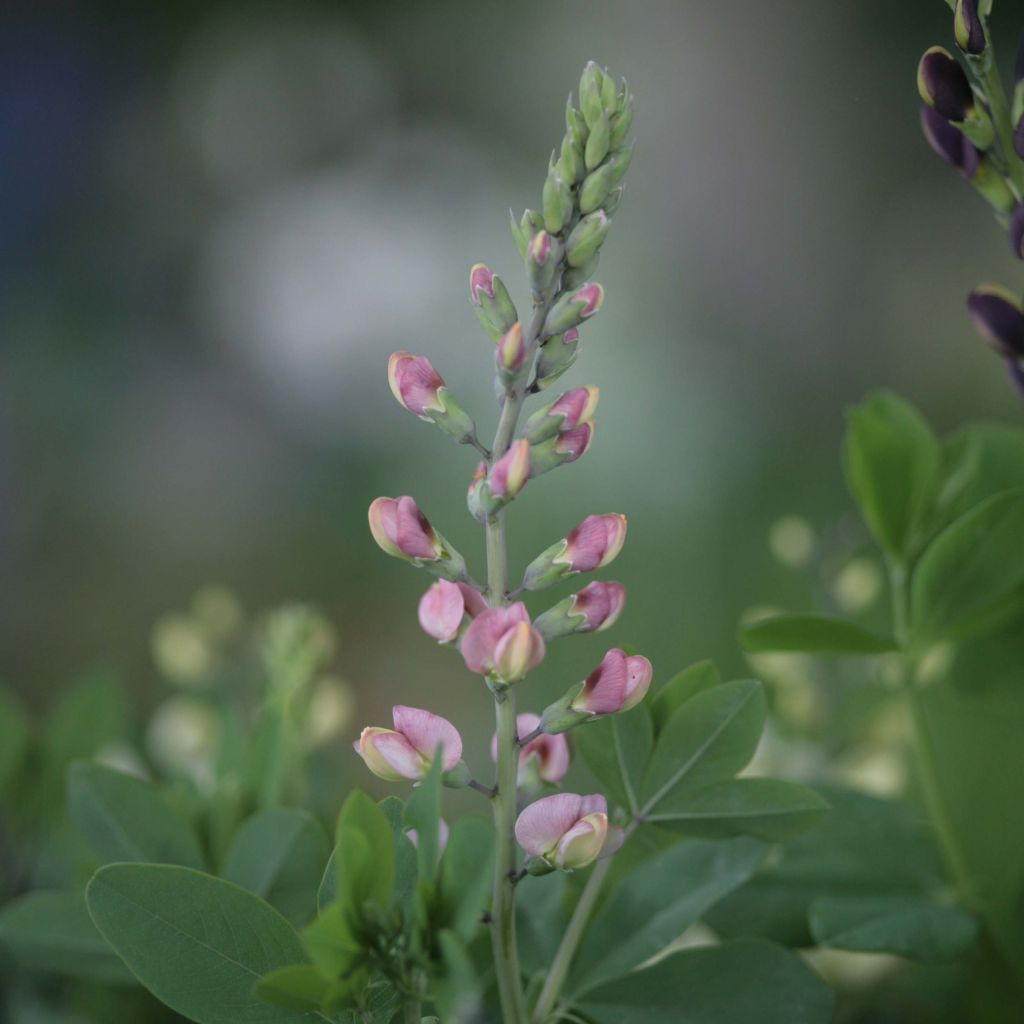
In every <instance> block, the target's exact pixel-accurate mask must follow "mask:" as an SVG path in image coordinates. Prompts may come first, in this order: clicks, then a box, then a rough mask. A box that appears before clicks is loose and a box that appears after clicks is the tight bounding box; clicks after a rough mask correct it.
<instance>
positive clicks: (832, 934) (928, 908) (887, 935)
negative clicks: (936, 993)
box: [810, 896, 978, 963]
mask: <svg viewBox="0 0 1024 1024" xmlns="http://www.w3.org/2000/svg"><path fill="white" fill-rule="evenodd" d="M810 922H811V934H812V935H813V936H814V938H815V941H817V942H818V943H820V944H821V945H822V946H828V947H830V948H832V949H847V950H853V951H854V952H858V953H896V954H898V955H899V956H905V957H910V958H911V959H913V960H922V961H925V962H940V963H941V962H944V961H948V960H953V959H955V958H956V957H958V956H960V955H961V954H962V953H964V952H965V951H966V950H967V949H969V948H970V947H971V946H972V945H973V944H974V941H975V939H976V938H977V936H978V922H977V921H976V920H975V918H974V917H973V916H972V915H971V914H968V913H967V911H966V910H962V909H961V908H960V907H953V906H939V905H937V904H935V903H930V902H928V901H926V900H925V899H921V898H915V897H913V896H911V897H899V896H897V897H892V896H891V897H881V898H874V899H871V898H865V897H862V896H857V897H846V898H842V897H831V898H823V899H819V900H815V901H814V902H813V903H812V904H811V912H810Z"/></svg>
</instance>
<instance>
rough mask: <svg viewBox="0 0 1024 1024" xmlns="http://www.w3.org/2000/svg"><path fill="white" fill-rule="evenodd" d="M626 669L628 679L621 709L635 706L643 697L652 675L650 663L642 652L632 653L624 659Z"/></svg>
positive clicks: (624, 709) (652, 670)
mask: <svg viewBox="0 0 1024 1024" xmlns="http://www.w3.org/2000/svg"><path fill="white" fill-rule="evenodd" d="M626 671H627V673H628V675H629V681H628V682H627V684H626V700H625V702H624V704H623V707H622V710H623V711H628V710H629V709H630V708H633V707H636V705H637V704H639V703H640V701H642V700H643V699H644V697H645V696H646V695H647V691H648V689H649V688H650V685H651V679H652V678H653V676H654V669H653V668H652V667H651V663H650V662H649V661H648V660H647V659H646V658H645V657H644V656H643V655H642V654H634V655H632V656H631V657H629V658H627V659H626Z"/></svg>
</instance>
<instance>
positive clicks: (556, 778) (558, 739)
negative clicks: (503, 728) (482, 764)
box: [491, 712, 570, 789]
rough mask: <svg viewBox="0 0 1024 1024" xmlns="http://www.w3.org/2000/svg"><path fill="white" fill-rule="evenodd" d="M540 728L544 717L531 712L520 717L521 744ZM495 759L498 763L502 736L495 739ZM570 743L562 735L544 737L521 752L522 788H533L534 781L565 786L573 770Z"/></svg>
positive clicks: (517, 732) (518, 733)
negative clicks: (570, 764)
mask: <svg viewBox="0 0 1024 1024" xmlns="http://www.w3.org/2000/svg"><path fill="white" fill-rule="evenodd" d="M539 726H540V715H535V714H532V713H530V712H526V713H525V714H522V715H518V716H517V717H516V734H517V735H518V737H519V739H520V741H522V740H523V738H524V737H527V736H531V735H532V734H533V733H534V732H536V731H537V729H538V727H539ZM491 759H492V760H493V761H497V760H498V735H497V733H495V735H494V737H493V738H492V739H491ZM569 761H570V754H569V742H568V740H567V739H566V738H565V737H564V736H563V735H561V734H559V735H557V736H548V735H546V734H545V733H541V734H540V735H539V736H534V738H533V739H532V740H529V741H528V742H527V743H523V744H522V746H521V747H520V748H519V779H518V782H519V787H520V789H523V788H530V784H531V781H532V779H531V777H532V776H536V778H537V779H538V780H540V781H541V782H550V783H555V782H561V781H562V779H563V778H564V777H565V773H566V772H567V771H568V770H569Z"/></svg>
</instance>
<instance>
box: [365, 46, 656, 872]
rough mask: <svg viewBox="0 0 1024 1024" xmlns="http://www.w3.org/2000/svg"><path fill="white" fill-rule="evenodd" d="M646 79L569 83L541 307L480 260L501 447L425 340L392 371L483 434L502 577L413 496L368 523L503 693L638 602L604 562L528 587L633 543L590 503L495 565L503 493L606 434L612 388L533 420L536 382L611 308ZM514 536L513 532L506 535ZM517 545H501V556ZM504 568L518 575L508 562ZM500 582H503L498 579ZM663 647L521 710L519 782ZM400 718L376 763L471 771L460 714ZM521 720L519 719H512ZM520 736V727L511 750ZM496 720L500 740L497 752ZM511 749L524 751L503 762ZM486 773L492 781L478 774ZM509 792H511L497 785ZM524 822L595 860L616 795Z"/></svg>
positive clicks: (576, 799)
mask: <svg viewBox="0 0 1024 1024" xmlns="http://www.w3.org/2000/svg"><path fill="white" fill-rule="evenodd" d="M632 120H633V105H632V97H631V96H630V93H629V90H628V89H627V87H626V85H625V83H621V84H618V85H617V84H616V83H615V82H614V80H613V79H612V78H611V77H610V76H609V75H608V73H607V72H605V71H603V70H602V69H600V68H599V67H598V66H597V65H596V64H589V65H587V67H586V68H585V69H584V72H583V75H582V78H581V80H580V87H579V100H578V106H574V104H573V102H572V98H571V97H570V101H569V104H568V106H567V109H566V132H565V136H564V138H563V139H562V142H561V145H560V146H559V148H558V149H557V150H556V151H555V152H554V153H553V154H552V157H551V161H550V164H549V167H548V174H547V178H546V180H545V182H544V186H543V189H542V200H541V209H540V210H539V211H534V210H527V211H526V212H525V213H524V214H523V216H522V218H521V219H520V220H519V221H518V222H514V223H513V233H514V235H515V238H516V242H517V244H518V247H519V252H520V255H521V257H522V259H523V261H524V264H525V274H526V280H527V285H528V288H529V291H530V303H531V306H532V314H533V315H532V317H530V318H528V320H524V319H523V318H521V317H520V315H519V313H518V311H517V309H516V305H515V303H514V302H513V300H512V297H511V295H510V294H509V290H508V288H507V287H506V286H505V284H504V282H503V281H502V280H501V279H500V278H499V277H498V276H497V274H495V273H494V272H493V271H492V270H491V269H490V268H489V267H487V266H485V265H484V264H482V263H478V264H476V265H474V266H473V267H472V268H471V270H470V280H469V291H470V302H471V305H472V308H473V311H474V313H475V314H476V317H477V319H478V321H479V322H480V324H481V325H482V326H483V328H484V331H485V332H486V334H487V335H488V336H489V337H490V339H491V341H492V342H493V345H494V354H493V374H494V387H495V391H496V394H497V398H498V405H499V424H498V428H497V432H496V435H495V440H494V444H493V449H492V450H488V449H487V448H485V447H484V446H483V445H482V444H481V443H480V441H479V439H478V435H477V429H476V426H475V424H474V422H473V420H472V419H471V418H470V416H469V415H468V413H466V411H465V410H464V409H463V407H462V405H460V404H459V403H458V402H457V401H456V400H455V398H454V396H453V395H452V394H451V392H450V391H449V390H448V387H447V386H446V384H445V381H444V379H443V378H442V377H441V375H440V374H439V373H438V372H437V370H436V369H435V368H434V366H433V365H432V364H431V362H430V360H429V359H428V358H427V357H426V356H424V355H418V354H413V353H410V352H404V351H401V352H396V353H394V354H393V355H392V356H391V359H390V360H389V363H388V382H389V384H390V387H391V391H392V393H393V394H394V396H395V398H396V399H397V400H398V402H399V403H400V404H401V406H402V407H403V408H404V409H406V410H408V411H409V412H411V413H413V414H414V415H416V416H417V417H419V418H420V419H421V420H423V421H425V422H427V423H430V424H431V425H433V426H436V427H438V428H439V429H440V430H441V431H443V432H444V433H446V434H448V435H449V436H450V437H452V438H453V439H454V440H456V441H457V442H459V443H462V444H469V445H472V446H473V447H475V448H476V449H477V450H478V451H479V452H480V455H481V456H482V458H481V459H480V461H479V463H478V465H477V467H476V471H475V473H474V474H473V476H472V478H471V480H470V482H469V488H468V495H467V502H468V506H469V510H470V512H471V514H472V515H473V517H474V518H476V519H477V520H478V521H479V522H481V523H484V524H486V527H487V530H488V538H489V546H488V558H489V565H488V574H487V578H488V579H489V580H491V584H490V586H488V587H486V588H485V587H482V586H481V585H479V584H478V583H477V582H476V581H475V580H474V579H473V577H472V576H471V575H470V574H469V571H468V568H467V565H466V561H465V559H464V558H463V557H462V556H461V555H460V554H459V553H458V552H457V551H456V550H455V549H454V547H453V546H452V545H451V544H450V543H449V542H448V541H447V540H446V539H445V538H444V537H443V536H442V535H441V534H440V533H439V532H438V531H437V530H436V529H435V528H434V527H433V526H432V525H431V523H430V522H429V520H428V519H427V518H426V516H425V515H424V514H423V512H422V511H421V510H420V508H419V506H418V505H417V503H416V502H415V500H414V499H413V498H411V497H409V496H403V497H399V498H378V499H377V500H376V501H374V502H373V504H372V505H371V506H370V512H369V519H370V529H371V531H372V533H373V536H374V539H375V540H376V541H377V543H378V544H379V545H380V547H381V548H382V549H383V550H384V551H385V552H386V553H387V554H389V555H392V556H394V557H396V558H400V559H403V560H404V561H407V562H409V563H410V564H412V565H413V566H415V567H417V568H421V569H426V570H427V571H428V572H429V573H431V574H432V575H434V576H435V577H437V579H436V580H435V581H434V582H433V583H432V584H431V585H430V586H429V588H428V589H427V591H426V592H425V593H424V595H423V597H422V598H421V600H420V604H419V609H418V615H419V622H420V625H421V626H422V628H423V630H424V632H426V633H427V635H428V636H430V637H431V638H432V639H434V640H435V641H437V642H438V643H440V644H443V645H447V646H450V647H452V648H454V649H455V650H456V651H458V652H459V654H460V655H461V657H462V660H463V661H464V662H465V666H466V668H467V669H468V670H469V671H470V672H472V673H475V674H477V675H479V676H481V677H483V679H484V680H485V682H486V684H487V686H488V688H489V689H490V690H491V691H492V692H493V693H494V695H495V697H496V699H497V700H498V702H499V705H500V703H502V702H504V701H505V700H507V699H508V698H509V690H510V688H511V687H513V686H515V687H518V686H519V685H520V684H521V683H522V680H523V679H524V678H525V677H526V676H527V675H528V674H529V673H530V672H531V671H533V670H534V669H536V668H537V667H538V666H539V665H540V664H541V663H542V662H543V660H544V658H545V655H546V653H547V647H548V644H550V643H551V642H553V641H555V640H558V639H560V638H562V637H566V636H570V635H573V634H577V633H578V634H585V633H592V632H599V631H602V630H607V629H609V628H611V627H612V626H613V625H614V624H615V622H616V621H617V620H618V618H619V616H620V615H621V613H622V610H623V608H624V606H625V600H626V592H625V588H624V587H623V586H622V584H620V583H615V582H606V581H602V580H594V581H591V582H590V583H588V584H587V585H586V586H583V587H582V588H580V589H579V590H578V591H577V592H576V593H574V594H570V595H569V596H567V597H564V598H562V599H561V600H559V601H557V602H555V603H554V604H553V605H551V606H550V607H548V608H547V609H546V610H545V611H542V612H541V614H539V615H538V616H537V617H536V618H534V617H533V616H532V615H531V613H530V611H529V610H528V609H527V606H526V604H525V603H523V602H522V601H514V594H518V593H521V592H526V593H527V594H534V593H537V592H539V591H541V590H544V589H546V588H548V587H551V586H554V585H556V584H559V583H562V582H564V581H566V580H569V579H570V578H571V577H574V576H576V575H578V574H580V573H589V572H593V571H595V570H599V569H602V568H604V567H605V566H607V565H608V564H610V563H611V562H612V561H613V560H614V559H615V558H616V556H617V555H618V554H619V552H620V551H621V550H622V547H623V544H624V542H625V538H626V518H625V516H623V515H620V514H618V513H604V514H597V515H589V516H587V517H586V518H585V519H583V521H582V522H580V523H579V524H578V525H577V526H575V527H574V528H573V529H571V530H569V531H568V532H567V533H566V534H565V535H564V536H563V537H562V538H561V539H560V540H557V541H555V542H554V543H553V544H551V545H550V546H549V547H548V548H547V549H546V550H544V551H542V552H541V553H540V554H539V555H537V557H536V558H534V559H533V561H532V562H530V564H529V565H528V566H527V567H526V570H525V573H524V575H523V577H522V581H521V583H520V585H519V586H518V587H517V588H516V589H515V591H514V593H507V592H505V591H504V587H502V588H497V587H496V586H495V584H494V582H493V580H494V575H493V573H492V571H491V570H492V569H493V568H494V566H493V563H492V562H491V559H492V557H493V552H492V550H491V547H490V538H491V537H492V535H493V531H495V530H500V528H501V527H500V523H501V519H502V517H503V515H504V510H505V509H506V508H507V506H509V505H510V504H511V503H512V502H513V501H514V500H515V499H516V498H517V497H518V496H519V494H520V493H521V492H522V491H523V489H524V488H525V487H526V485H527V483H528V482H529V481H530V480H532V479H534V478H535V477H537V476H540V475H541V474H544V473H548V472H551V471H552V470H555V469H557V468H559V467H561V466H565V465H568V464H569V463H572V462H574V461H575V460H577V459H578V458H580V457H581V456H582V455H583V454H584V453H585V452H586V451H587V450H588V448H589V447H590V444H591V441H592V440H593V436H594V416H595V413H596V410H597V404H598V397H599V391H598V389H597V388H596V387H592V386H578V387H574V388H571V389H569V390H567V391H564V392H563V393H562V394H560V395H558V396H557V397H555V398H553V399H551V400H549V401H548V402H547V403H546V404H545V405H543V406H541V407H540V408H539V409H537V410H536V411H534V412H533V413H532V415H529V416H528V418H526V420H525V422H524V423H522V424H521V425H520V424H519V413H520V411H521V407H522V404H523V402H524V401H525V399H526V398H527V396H528V395H530V394H536V393H537V392H539V391H542V390H543V389H545V388H547V387H548V386H549V385H550V384H551V383H552V382H554V381H555V380H557V379H558V378H559V377H561V376H562V375H563V374H564V373H565V372H566V371H567V370H568V369H569V368H570V367H571V366H572V365H573V363H574V362H575V361H576V358H577V356H578V352H579V341H580V329H581V326H582V325H583V324H584V323H585V322H586V321H587V320H589V319H590V318H591V317H593V316H594V315H595V314H596V313H597V312H598V310H599V309H600V308H601V303H602V301H603V299H604V289H603V288H602V287H601V285H600V284H598V283H597V282H596V281H593V280H592V276H593V273H594V271H595V270H596V268H597V265H598V260H599V258H600V253H601V248H602V246H603V244H604V242H605V240H606V238H607V237H608V232H609V228H610V225H611V217H612V214H613V213H614V211H615V209H616V208H617V207H618V204H619V202H620V200H621V197H622V190H623V177H624V175H625V173H626V170H627V168H628V166H629V163H630V160H631V158H632V147H631V146H630V145H629V144H628V136H629V131H630V126H631V124H632ZM502 547H503V542H502ZM499 557H500V558H501V559H502V563H503V561H504V555H503V554H502V555H500V556H499ZM498 578H505V573H504V570H502V574H501V575H500V576H499V577H498ZM499 589H500V592H499ZM651 675H652V670H651V665H650V662H649V661H648V660H647V659H646V658H644V657H642V656H640V655H627V654H626V653H625V652H624V651H623V650H622V649H620V648H618V647H613V648H611V649H610V650H609V651H608V652H607V653H606V654H605V656H604V658H603V660H602V661H601V663H600V665H599V666H598V667H597V668H596V669H595V670H594V671H593V672H592V673H591V674H590V675H589V676H588V677H587V678H586V679H585V680H583V681H582V682H574V683H573V684H572V685H570V686H569V687H568V688H567V689H566V692H565V694H564V696H563V697H562V698H561V699H560V700H559V701H556V702H555V704H553V705H551V706H550V707H549V708H548V709H547V710H545V711H544V713H543V714H541V715H538V714H533V713H530V712H526V713H523V714H520V715H519V716H518V717H517V718H516V729H517V738H516V740H515V742H516V748H517V756H518V784H517V785H518V790H519V793H518V799H519V800H523V799H529V798H531V797H536V796H538V795H539V794H541V793H543V792H544V791H545V790H548V791H550V790H551V789H552V788H553V787H556V786H557V785H558V784H559V783H560V782H561V780H562V778H563V777H564V776H565V774H566V772H567V771H568V769H569V763H570V751H569V745H568V743H567V741H566V739H565V736H564V735H563V734H564V733H565V732H567V731H568V730H569V729H571V728H574V727H575V726H577V725H582V724H584V723H586V722H589V721H592V720H594V719H596V718H599V717H601V716H605V715H610V714H616V713H618V712H623V711H627V710H629V709H630V708H631V707H633V706H635V705H636V704H637V703H638V702H639V701H640V700H642V699H643V696H644V694H645V693H646V692H647V689H648V687H649V686H650V682H651ZM393 715H394V721H393V728H383V727H376V726H371V727H368V728H366V729H364V730H363V732H362V735H361V736H360V738H359V740H358V742H357V743H356V745H355V746H356V750H357V751H358V753H359V755H360V756H361V757H362V758H363V760H364V761H365V763H366V765H367V767H368V768H369V769H370V770H371V771H372V772H373V773H374V774H376V775H377V776H379V777H380V778H382V779H386V780H388V781H393V782H397V781H408V782H413V783H415V782H418V781H419V780H421V779H423V778H424V777H425V776H426V775H427V773H428V772H429V771H430V767H431V765H432V764H433V763H434V762H435V760H436V759H438V758H440V759H441V762H442V763H441V770H442V773H443V774H442V778H443V781H444V782H445V784H446V785H449V786H465V785H468V784H470V782H471V781H472V780H471V776H470V773H469V769H468V767H467V766H466V764H465V762H463V760H462V739H461V737H460V735H459V732H458V730H457V729H456V727H455V726H454V725H452V723H451V722H448V721H447V720H446V719H444V718H441V717H440V716H438V715H435V714H433V713H431V712H429V711H426V710H422V709H417V708H409V707H405V706H397V707H395V708H394V712H393ZM506 721H507V722H509V726H510V725H511V719H506ZM509 739H510V738H509V736H508V734H507V733H506V739H505V741H504V742H505V743H506V747H505V750H506V754H507V752H508V746H507V744H508V742H509ZM498 747H499V738H498V736H497V735H496V736H495V740H494V754H495V759H496V760H497V759H498V758H499V750H498ZM504 763H505V764H507V765H508V766H509V769H511V768H512V767H513V763H512V761H510V760H507V759H506V760H505V762H504ZM473 784H474V785H475V786H476V788H481V787H480V785H479V784H478V783H476V782H473ZM494 793H495V798H496V799H498V798H500V796H501V794H500V793H499V791H498V787H497V786H496V787H494ZM515 834H516V837H517V838H518V840H519V843H520V845H521V847H522V849H523V850H524V851H525V853H526V854H527V859H526V869H527V870H529V871H530V872H532V873H535V874H542V873H545V872H546V871H550V870H555V869H562V870H573V869H575V868H579V867H583V866H584V865H586V864H589V863H590V862H591V861H592V860H594V859H595V858H596V857H597V856H598V855H599V854H601V853H602V851H603V852H606V853H607V852H612V851H613V850H614V848H615V845H616V844H615V842H614V841H612V842H610V841H609V837H610V835H613V834H614V830H610V829H609V825H608V817H607V805H606V803H605V799H604V797H603V796H601V795H599V794H593V795H590V796H579V795H576V794H572V793H558V794H555V795H551V796H546V797H543V798H541V799H538V800H536V801H535V802H533V803H530V804H529V805H528V806H527V807H526V809H525V810H524V811H523V812H522V814H521V815H520V816H519V821H518V824H517V825H516V828H515Z"/></svg>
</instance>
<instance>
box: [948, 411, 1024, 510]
mask: <svg viewBox="0 0 1024 1024" xmlns="http://www.w3.org/2000/svg"><path fill="white" fill-rule="evenodd" d="M943 455H944V462H945V473H944V479H943V482H942V489H941V491H940V494H939V501H938V505H939V512H940V513H941V517H942V523H941V524H942V525H944V524H947V523H949V522H950V521H951V520H952V519H955V518H956V517H957V516H960V515H963V514H964V513H965V512H967V511H969V510H970V509H972V508H974V506H975V505H980V504H981V502H983V501H984V500H985V499H986V498H991V497H992V496H993V495H995V494H999V493H1000V492H1002V491H1009V490H1013V489H1014V488H1017V487H1024V430H1021V429H1020V428H1018V427H1007V426H1005V425H1003V424H1000V423H972V424H969V425H968V426H966V427H964V428H962V429H961V430H959V431H957V433H955V434H953V435H952V436H951V437H950V438H948V440H946V441H945V443H944V444H943Z"/></svg>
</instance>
